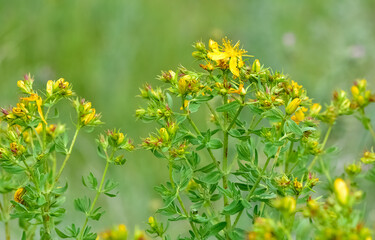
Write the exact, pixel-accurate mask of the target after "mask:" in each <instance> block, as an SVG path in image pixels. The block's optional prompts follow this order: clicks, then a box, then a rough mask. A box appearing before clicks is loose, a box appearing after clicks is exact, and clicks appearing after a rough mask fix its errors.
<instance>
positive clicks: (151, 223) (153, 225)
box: [148, 216, 156, 228]
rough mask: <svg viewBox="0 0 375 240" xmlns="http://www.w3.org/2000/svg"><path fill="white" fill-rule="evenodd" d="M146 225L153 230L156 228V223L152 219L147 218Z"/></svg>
mask: <svg viewBox="0 0 375 240" xmlns="http://www.w3.org/2000/svg"><path fill="white" fill-rule="evenodd" d="M148 224H149V225H150V227H152V228H154V227H155V226H156V223H155V218H154V217H152V216H151V217H149V218H148Z"/></svg>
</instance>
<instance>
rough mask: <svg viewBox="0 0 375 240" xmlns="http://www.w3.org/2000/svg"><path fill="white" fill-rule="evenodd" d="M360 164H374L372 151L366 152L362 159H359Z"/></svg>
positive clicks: (374, 156)
mask: <svg viewBox="0 0 375 240" xmlns="http://www.w3.org/2000/svg"><path fill="white" fill-rule="evenodd" d="M361 162H363V163H364V164H371V163H374V162H375V153H373V152H372V151H371V152H369V151H366V152H365V153H364V154H363V157H362V158H361Z"/></svg>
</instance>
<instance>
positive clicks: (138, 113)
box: [135, 108, 146, 118]
mask: <svg viewBox="0 0 375 240" xmlns="http://www.w3.org/2000/svg"><path fill="white" fill-rule="evenodd" d="M145 114H146V109H144V108H139V109H137V110H135V116H136V117H137V118H142V117H143V116H144V115H145Z"/></svg>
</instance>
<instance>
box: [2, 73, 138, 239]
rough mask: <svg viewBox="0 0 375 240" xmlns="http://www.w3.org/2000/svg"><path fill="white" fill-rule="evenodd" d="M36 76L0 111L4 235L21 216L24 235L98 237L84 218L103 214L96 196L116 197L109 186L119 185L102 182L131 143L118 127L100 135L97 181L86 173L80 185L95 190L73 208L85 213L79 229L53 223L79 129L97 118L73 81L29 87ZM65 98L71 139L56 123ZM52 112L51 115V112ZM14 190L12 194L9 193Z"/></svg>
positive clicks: (60, 208)
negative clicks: (101, 164)
mask: <svg viewBox="0 0 375 240" xmlns="http://www.w3.org/2000/svg"><path fill="white" fill-rule="evenodd" d="M33 83H34V79H33V78H32V77H31V76H30V75H26V76H25V78H24V80H20V81H18V83H17V85H18V87H19V88H20V90H21V91H22V92H23V95H24V96H22V97H21V98H20V101H19V102H18V103H17V104H16V107H11V108H9V109H2V113H3V116H2V117H1V122H0V124H1V130H0V167H1V174H0V178H1V187H0V192H1V194H2V195H3V200H2V202H1V203H0V210H1V211H0V213H1V215H0V216H1V218H0V219H1V221H3V222H4V223H5V239H6V240H9V239H10V237H11V233H10V228H9V222H10V221H11V219H14V218H17V219H19V227H20V231H19V232H22V239H23V240H24V239H25V240H28V239H35V238H36V237H39V238H40V239H46V240H47V239H56V237H57V236H59V237H60V238H75V239H96V233H95V232H92V230H91V228H90V227H89V226H88V225H87V223H88V220H89V219H92V220H99V219H100V217H101V215H102V214H103V212H102V210H101V208H100V207H96V201H97V199H98V198H99V196H100V194H102V193H103V194H105V195H107V196H110V197H114V196H115V195H116V194H113V193H112V190H113V189H114V188H116V186H117V183H115V182H114V181H112V180H106V178H105V177H106V173H107V170H108V167H109V165H110V164H116V165H122V164H124V162H125V158H124V156H123V155H119V153H120V152H121V151H124V150H125V151H131V150H133V148H134V146H133V144H132V143H131V141H130V140H129V139H127V138H126V136H125V135H124V134H123V133H121V132H120V131H117V130H108V131H107V132H106V134H105V135H103V134H102V135H100V136H99V139H98V141H97V142H98V145H99V153H100V155H101V156H102V157H103V158H104V159H106V166H105V169H104V172H103V176H102V178H101V181H100V183H98V180H97V179H96V177H95V176H94V175H93V174H92V173H90V174H89V175H88V177H87V178H83V180H82V182H83V184H84V185H85V186H86V187H88V188H89V189H92V190H94V191H95V192H96V195H95V197H94V199H93V200H91V199H90V198H89V197H87V196H86V197H83V198H78V199H76V200H75V201H74V204H75V208H76V209H77V210H78V211H81V212H83V213H84V214H85V218H84V220H83V223H82V226H81V227H76V225H74V224H72V225H71V227H68V228H67V229H66V230H65V231H62V230H59V229H58V228H57V225H58V224H59V223H60V222H61V221H62V220H63V216H64V213H65V211H66V210H65V207H64V205H63V203H64V200H65V197H64V193H65V191H66V190H67V188H68V184H67V183H63V182H62V181H61V175H62V173H63V171H64V169H65V166H66V164H67V163H68V160H69V159H70V156H71V154H72V151H73V149H74V145H75V142H76V140H77V137H78V133H79V132H80V131H81V129H92V128H93V127H96V126H98V125H101V124H103V123H102V122H101V120H100V119H101V115H100V114H97V113H96V111H95V108H93V107H92V105H91V102H88V101H86V100H85V99H83V98H78V97H76V96H75V94H74V92H73V91H72V85H71V84H70V83H69V82H67V81H65V80H64V79H62V78H60V79H59V80H57V81H52V80H50V81H48V82H47V86H46V89H45V91H37V90H35V89H34V88H33ZM64 99H65V100H68V101H65V102H64V103H69V102H70V103H71V104H72V105H73V106H74V109H75V111H76V122H75V125H74V127H75V132H74V135H73V137H71V139H70V137H69V134H68V131H67V127H66V125H65V124H62V123H61V122H60V117H59V111H58V109H59V106H58V105H57V103H58V102H60V101H61V100H64ZM52 113H53V114H52ZM12 193H13V195H14V196H12Z"/></svg>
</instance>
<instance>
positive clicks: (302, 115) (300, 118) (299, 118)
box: [291, 107, 307, 124]
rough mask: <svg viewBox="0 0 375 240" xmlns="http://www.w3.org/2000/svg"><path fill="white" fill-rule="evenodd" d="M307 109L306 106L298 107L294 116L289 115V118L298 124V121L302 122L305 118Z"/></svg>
mask: <svg viewBox="0 0 375 240" xmlns="http://www.w3.org/2000/svg"><path fill="white" fill-rule="evenodd" d="M306 111H307V108H305V107H302V108H300V109H298V110H297V111H296V112H295V114H294V116H292V117H291V119H292V120H293V121H295V122H296V123H297V124H299V123H300V122H302V121H303V120H305V113H304V112H306Z"/></svg>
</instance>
